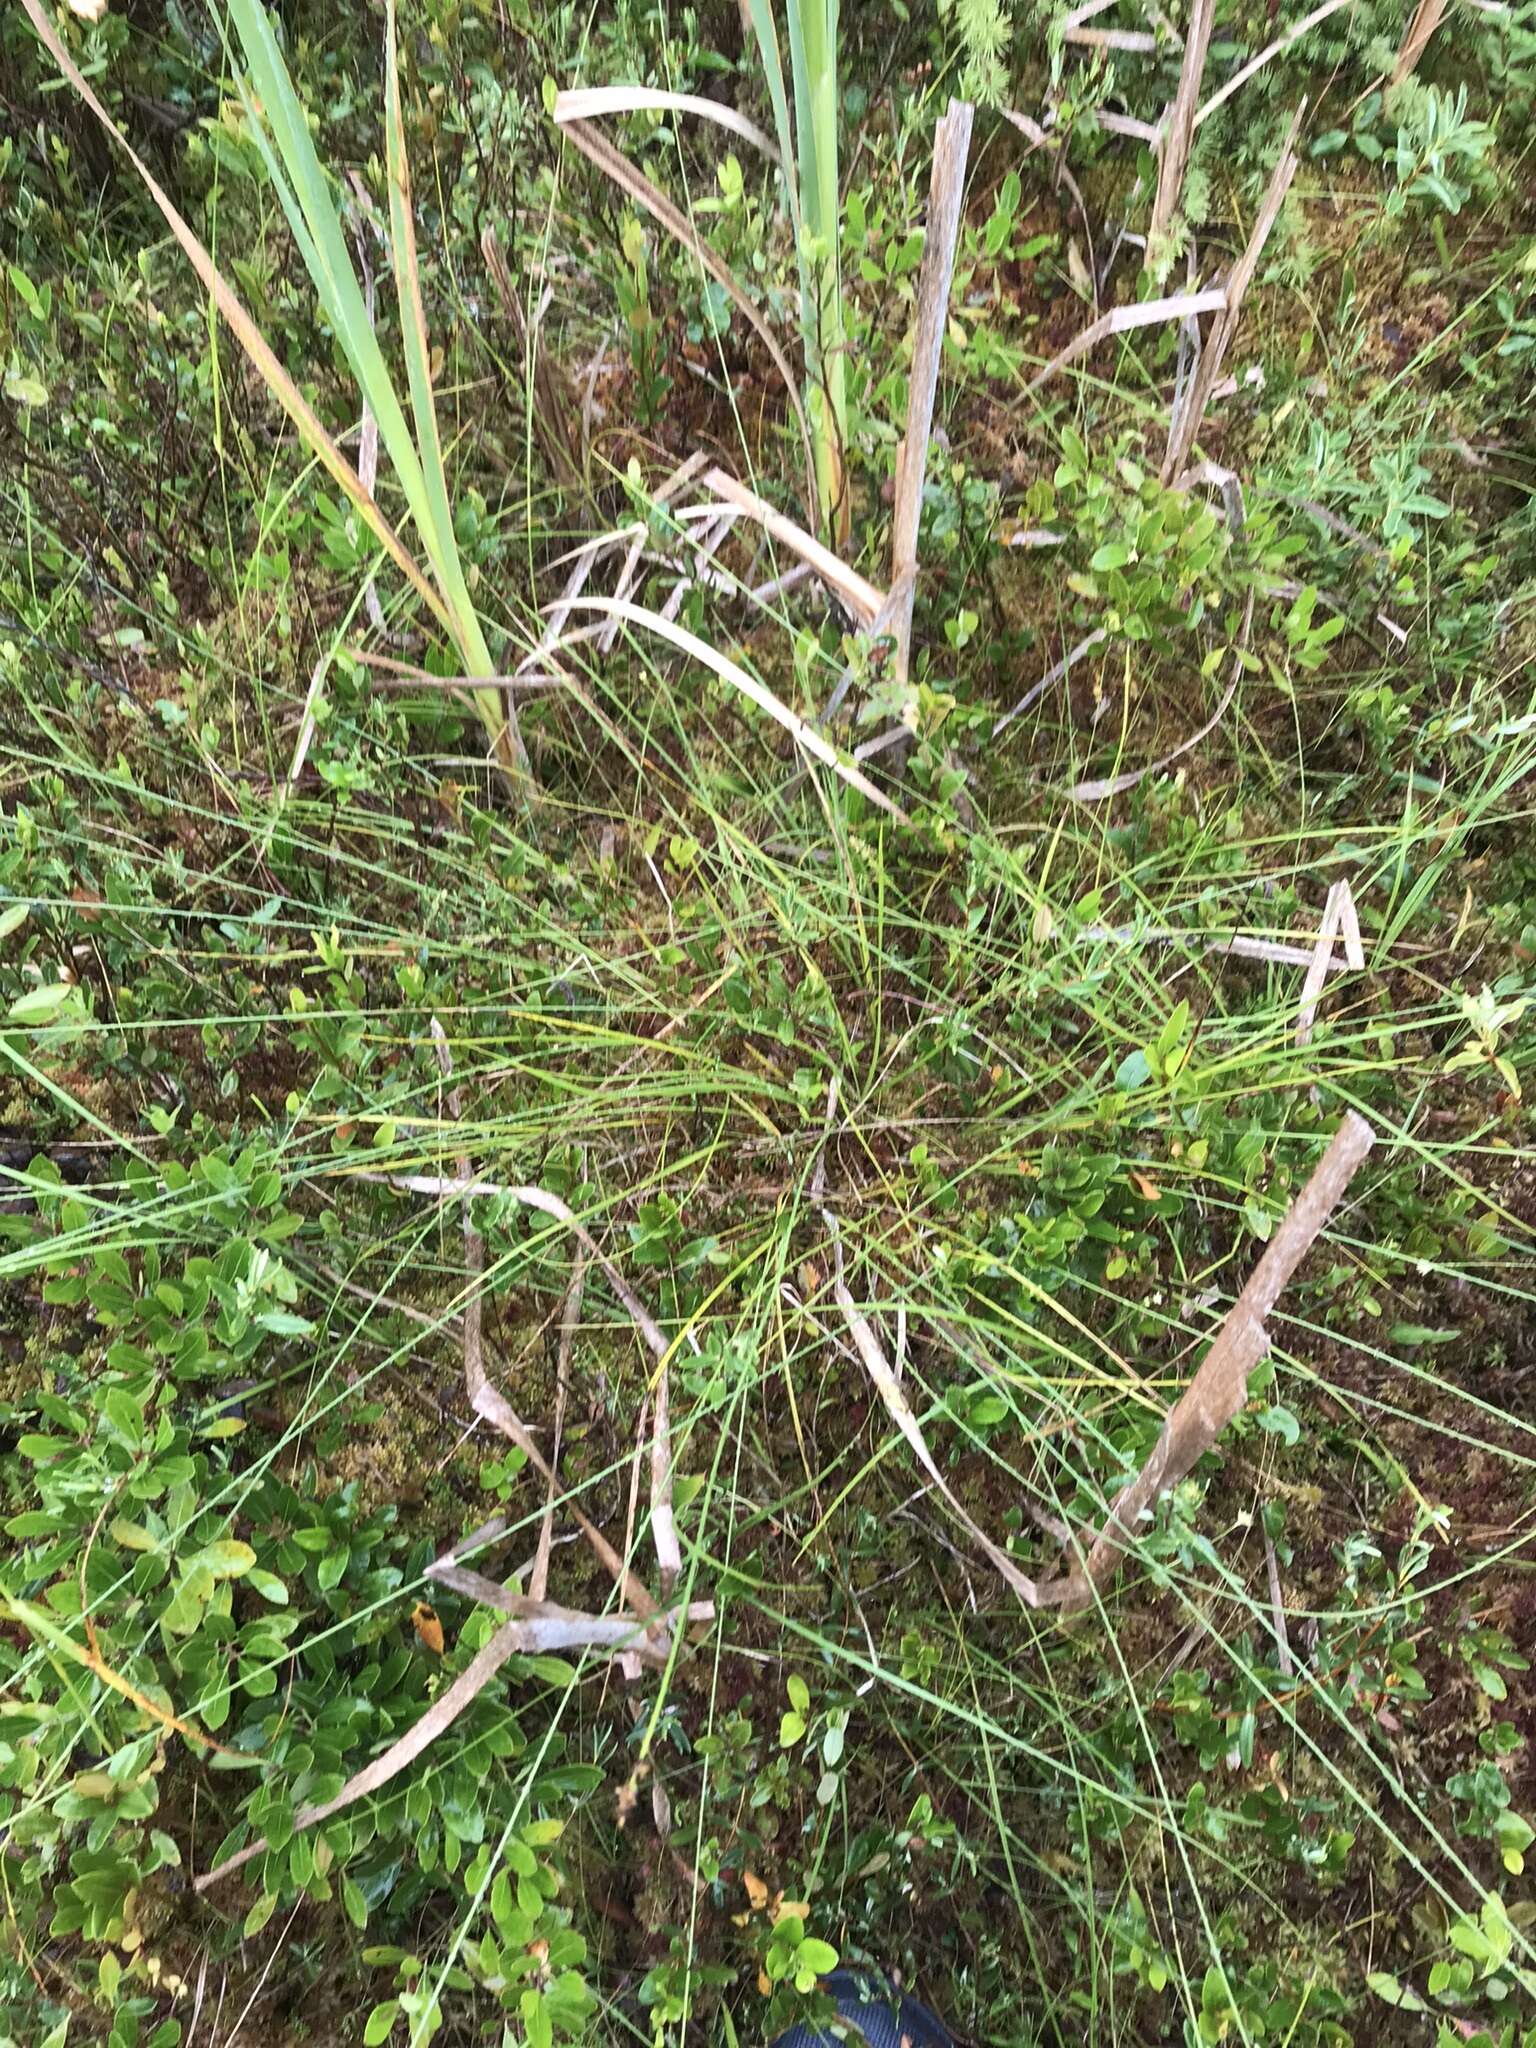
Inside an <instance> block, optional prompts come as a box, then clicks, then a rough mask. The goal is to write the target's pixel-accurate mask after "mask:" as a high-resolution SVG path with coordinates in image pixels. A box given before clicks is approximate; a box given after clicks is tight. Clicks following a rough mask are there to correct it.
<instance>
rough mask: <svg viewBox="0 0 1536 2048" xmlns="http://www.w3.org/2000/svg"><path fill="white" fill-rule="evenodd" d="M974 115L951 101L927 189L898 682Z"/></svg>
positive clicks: (905, 465) (900, 492)
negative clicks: (926, 223) (926, 224)
mask: <svg viewBox="0 0 1536 2048" xmlns="http://www.w3.org/2000/svg"><path fill="white" fill-rule="evenodd" d="M974 113H975V109H974V108H973V107H972V106H971V104H970V102H969V101H968V100H951V101H950V103H949V107H948V110H947V112H946V113H945V114H944V115H943V116H942V117H941V119H940V121H939V124H938V126H937V128H936V129H935V130H934V136H933V174H932V177H931V179H930V181H929V186H928V228H927V233H926V236H925V238H924V242H923V265H922V269H921V271H920V272H919V274H918V280H917V325H916V330H915V332H914V334H913V338H912V373H911V378H910V382H909V384H908V389H907V431H906V438H905V439H904V440H903V442H902V444H901V447H900V449H899V450H898V452H897V457H896V515H895V518H894V520H893V522H892V535H891V587H892V589H893V590H895V589H896V588H898V587H900V589H901V590H902V600H901V604H900V606H899V607H898V609H897V611H896V615H895V617H894V618H893V620H892V621H891V624H892V628H893V631H894V635H895V640H896V656H895V677H896V681H897V682H898V683H904V682H905V681H906V679H907V670H908V666H909V664H910V662H911V657H912V605H913V601H914V598H915V596H916V591H917V531H918V525H919V523H920V520H921V517H922V508H923V479H924V477H925V475H926V474H927V469H928V436H929V434H930V433H931V432H932V431H933V405H934V399H935V397H936V396H937V394H938V388H939V359H940V357H941V355H942V354H943V351H944V330H945V328H946V327H947V325H948V324H949V288H950V284H951V282H952V280H953V278H954V274H955V241H956V238H957V236H958V235H959V232H960V202H961V200H962V199H963V198H964V196H965V166H966V159H967V157H968V156H969V154H970V147H971V121H972V117H973V115H974Z"/></svg>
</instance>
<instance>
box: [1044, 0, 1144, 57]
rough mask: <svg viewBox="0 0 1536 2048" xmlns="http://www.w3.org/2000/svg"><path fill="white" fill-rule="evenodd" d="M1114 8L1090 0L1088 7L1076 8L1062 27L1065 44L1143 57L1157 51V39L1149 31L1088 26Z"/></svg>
mask: <svg viewBox="0 0 1536 2048" xmlns="http://www.w3.org/2000/svg"><path fill="white" fill-rule="evenodd" d="M1114 4H1115V0H1086V5H1084V6H1081V7H1074V8H1073V10H1072V12H1071V13H1070V14H1069V15H1068V16H1067V17H1066V19H1065V20H1064V21H1063V23H1062V25H1061V39H1062V41H1063V42H1064V43H1077V44H1079V45H1080V46H1081V47H1082V48H1084V49H1088V50H1134V51H1138V52H1141V53H1143V54H1145V53H1149V52H1151V51H1153V50H1155V49H1156V48H1157V37H1156V36H1155V35H1153V34H1152V33H1151V31H1150V30H1148V29H1139V28H1088V27H1087V26H1086V24H1087V23H1088V22H1090V21H1092V20H1093V19H1094V17H1095V15H1099V14H1103V13H1105V12H1107V11H1108V9H1109V8H1111V7H1113V5H1114Z"/></svg>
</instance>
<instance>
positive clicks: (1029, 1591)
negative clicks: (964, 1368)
mask: <svg viewBox="0 0 1536 2048" xmlns="http://www.w3.org/2000/svg"><path fill="white" fill-rule="evenodd" d="M821 1218H822V1222H823V1223H824V1224H825V1225H826V1228H827V1233H828V1235H829V1236H830V1237H831V1239H832V1246H833V1253H834V1256H835V1258H836V1261H837V1272H836V1279H835V1280H834V1282H833V1288H832V1292H833V1297H834V1299H835V1300H836V1302H837V1305H838V1308H839V1309H840V1310H841V1312H842V1317H843V1321H844V1322H845V1323H846V1324H847V1326H848V1334H849V1336H850V1337H851V1338H852V1339H853V1344H854V1349H855V1350H856V1351H857V1352H858V1354H859V1359H860V1361H861V1363H862V1364H863V1367H864V1370H865V1371H866V1372H867V1373H868V1374H869V1377H870V1380H871V1382H872V1383H873V1385H874V1389H875V1392H876V1393H877V1394H878V1395H879V1396H880V1398H881V1400H882V1401H883V1402H884V1403H885V1408H886V1412H887V1414H888V1415H889V1416H890V1418H891V1420H892V1421H893V1422H894V1423H895V1425H896V1427H897V1428H898V1429H899V1430H900V1431H901V1433H902V1435H903V1436H904V1437H905V1438H906V1440H907V1442H908V1443H909V1444H910V1445H911V1447H912V1450H913V1452H914V1454H915V1456H916V1458H917V1461H918V1463H919V1464H920V1465H921V1466H922V1468H923V1470H924V1471H925V1472H926V1473H927V1474H928V1477H929V1478H930V1479H931V1480H932V1481H933V1483H934V1485H935V1486H936V1487H937V1488H938V1489H939V1492H940V1493H941V1494H942V1495H943V1496H944V1500H945V1503H946V1504H947V1506H948V1508H949V1511H950V1513H951V1514H952V1515H953V1516H954V1517H955V1520H956V1521H957V1522H959V1524H960V1526H961V1527H962V1528H963V1529H964V1530H965V1531H966V1533H967V1534H968V1535H969V1536H970V1537H971V1539H972V1540H973V1541H974V1542H975V1543H976V1544H977V1545H978V1546H979V1547H980V1548H981V1550H982V1551H983V1552H984V1553H985V1555H986V1557H987V1559H988V1561H989V1562H990V1563H991V1564H993V1565H995V1566H996V1568H997V1570H998V1571H999V1572H1000V1573H1001V1574H1002V1577H1003V1578H1004V1580H1005V1581H1006V1582H1007V1584H1008V1585H1009V1586H1010V1587H1011V1588H1012V1589H1013V1591H1014V1592H1015V1593H1017V1594H1018V1596H1019V1598H1020V1599H1021V1600H1022V1601H1023V1602H1024V1605H1025V1606H1026V1607H1039V1606H1040V1605H1041V1604H1042V1601H1041V1593H1040V1588H1039V1587H1038V1586H1037V1585H1036V1584H1035V1582H1034V1580H1033V1579H1031V1578H1029V1577H1027V1576H1026V1575H1025V1573H1023V1572H1021V1571H1020V1570H1019V1568H1018V1566H1017V1565H1016V1564H1015V1563H1014V1561H1013V1559H1012V1558H1011V1557H1010V1556H1009V1555H1008V1553H1007V1551H1006V1550H1003V1549H1001V1548H999V1546H998V1545H997V1544H995V1543H994V1542H993V1541H992V1539H991V1537H990V1536H988V1535H987V1533H986V1531H985V1530H984V1529H982V1528H981V1527H980V1526H979V1525H978V1524H977V1523H976V1522H975V1521H973V1520H972V1518H971V1516H970V1515H969V1514H967V1512H966V1511H965V1509H964V1508H963V1507H962V1506H961V1505H960V1503H959V1501H958V1500H956V1498H955V1496H954V1494H953V1493H952V1492H951V1491H950V1488H949V1484H948V1482H947V1481H946V1479H945V1477H944V1475H943V1473H942V1472H941V1471H940V1470H939V1468H938V1465H937V1464H936V1462H935V1461H934V1456H933V1453H932V1452H931V1451H930V1450H929V1448H928V1440H927V1438H926V1437H925V1436H924V1435H923V1432H922V1427H921V1425H920V1424H919V1422H918V1419H917V1417H916V1416H915V1415H914V1414H913V1413H912V1407H911V1403H910V1402H909V1401H908V1400H907V1397H906V1395H905V1394H904V1393H903V1392H902V1391H901V1382H900V1381H899V1380H898V1379H897V1377H896V1375H895V1373H894V1372H893V1371H892V1370H891V1367H890V1364H889V1362H888V1361H887V1359H886V1356H885V1352H884V1350H883V1349H882V1347H881V1343H880V1339H879V1338H878V1337H877V1336H876V1335H875V1333H874V1330H873V1329H872V1328H871V1327H870V1323H869V1319H868V1317H866V1316H864V1315H862V1314H861V1313H860V1311H859V1307H858V1304H857V1303H856V1302H855V1301H854V1298H853V1296H852V1295H851V1294H850V1293H849V1292H848V1288H847V1284H846V1282H845V1281H844V1279H843V1241H842V1233H841V1232H840V1231H839V1229H838V1225H837V1218H836V1217H835V1216H834V1215H833V1214H832V1212H831V1211H830V1210H829V1209H823V1210H822V1212H821Z"/></svg>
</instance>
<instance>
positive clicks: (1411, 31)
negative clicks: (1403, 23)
mask: <svg viewBox="0 0 1536 2048" xmlns="http://www.w3.org/2000/svg"><path fill="white" fill-rule="evenodd" d="M1445 6H1446V0H1419V4H1418V6H1417V7H1416V8H1415V9H1414V10H1413V15H1412V18H1411V19H1410V21H1409V23H1408V29H1407V33H1406V34H1405V35H1404V37H1403V43H1402V48H1401V49H1400V50H1399V51H1398V53H1397V62H1396V63H1395V64H1394V65H1393V66H1392V83H1393V84H1394V85H1401V84H1402V82H1403V80H1404V79H1405V78H1407V77H1408V76H1409V75H1410V73H1412V72H1413V71H1415V70H1416V69H1417V68H1418V62H1419V59H1420V58H1421V57H1422V56H1423V54H1424V51H1425V48H1426V47H1427V45H1428V43H1429V39H1430V37H1431V36H1432V35H1433V34H1434V32H1435V30H1436V29H1437V28H1438V27H1439V26H1440V23H1441V20H1442V18H1443V17H1444V14H1445Z"/></svg>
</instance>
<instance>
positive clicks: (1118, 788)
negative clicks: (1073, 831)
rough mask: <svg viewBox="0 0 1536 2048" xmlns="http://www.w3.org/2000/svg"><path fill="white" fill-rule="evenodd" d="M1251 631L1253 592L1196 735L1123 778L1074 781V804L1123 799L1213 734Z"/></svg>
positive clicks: (1239, 671)
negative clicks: (1225, 672) (1214, 699)
mask: <svg viewBox="0 0 1536 2048" xmlns="http://www.w3.org/2000/svg"><path fill="white" fill-rule="evenodd" d="M1252 630H1253V592H1252V591H1251V590H1250V591H1249V593H1248V605H1247V609H1246V610H1245V611H1244V613H1243V628H1242V632H1241V633H1240V634H1239V636H1238V643H1237V651H1236V653H1235V654H1234V655H1233V660H1232V677H1231V680H1230V681H1229V682H1228V684H1227V687H1226V689H1225V690H1224V691H1223V692H1222V695H1221V702H1220V703H1219V704H1218V705H1217V706H1216V709H1215V710H1214V711H1213V712H1212V713H1211V715H1210V717H1209V718H1208V719H1207V720H1206V721H1205V723H1204V725H1202V726H1201V727H1200V729H1199V730H1198V732H1192V733H1191V734H1190V736H1189V738H1188V739H1187V740H1180V742H1179V744H1178V745H1177V746H1176V747H1170V748H1169V750H1168V752H1167V753H1166V754H1160V755H1159V756H1158V758H1157V759H1156V760H1155V761H1148V762H1147V763H1146V764H1145V766H1143V767H1141V768H1128V769H1127V770H1126V771H1125V773H1124V774H1123V775H1111V776H1109V777H1108V778H1107V779H1105V780H1104V781H1101V782H1099V781H1096V782H1074V783H1073V785H1072V787H1071V788H1070V789H1069V790H1068V791H1067V795H1068V796H1069V797H1071V799H1072V801H1073V802H1074V803H1079V804H1097V803H1102V802H1103V801H1104V799H1105V798H1106V797H1111V796H1123V795H1124V794H1125V792H1126V791H1127V790H1128V789H1134V788H1135V787H1136V785H1137V783H1138V782H1145V781H1146V779H1147V777H1148V776H1149V775H1161V774H1162V772H1163V770H1164V769H1165V768H1171V767H1172V766H1173V764H1174V762H1175V761H1177V760H1179V759H1180V758H1181V757H1182V756H1183V755H1185V754H1187V753H1188V752H1189V751H1190V749H1191V748H1192V747H1198V746H1199V744H1200V742H1201V741H1202V740H1203V739H1205V738H1206V737H1207V736H1208V735H1209V734H1211V733H1213V732H1214V731H1215V730H1216V728H1217V726H1218V725H1220V723H1221V721H1222V720H1223V719H1224V718H1225V717H1226V715H1227V707H1228V705H1229V704H1230V703H1231V702H1232V699H1233V698H1234V697H1235V696H1236V695H1237V686H1238V684H1239V683H1240V682H1241V681H1242V679H1243V663H1242V658H1241V657H1242V651H1243V649H1244V648H1246V647H1247V645H1248V636H1249V634H1250V633H1251V632H1252Z"/></svg>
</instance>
